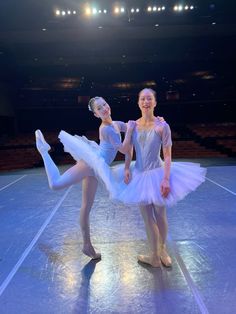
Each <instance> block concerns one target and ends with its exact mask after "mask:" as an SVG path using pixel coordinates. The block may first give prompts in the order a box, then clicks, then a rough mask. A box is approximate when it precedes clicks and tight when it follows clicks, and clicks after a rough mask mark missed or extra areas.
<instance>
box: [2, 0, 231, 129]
mask: <svg viewBox="0 0 236 314" xmlns="http://www.w3.org/2000/svg"><path fill="white" fill-rule="evenodd" d="M84 3H85V2H82V1H56V2H55V0H54V1H52V0H50V1H49V0H47V1H46V0H43V1H37V2H36V1H32V0H31V1H29V0H28V1H27V0H21V1H13V0H8V1H1V2H0V125H1V126H0V131H1V133H3V134H5V133H6V134H12V133H21V132H32V131H33V130H35V129H36V128H41V129H43V130H45V129H46V130H58V129H66V130H68V131H77V132H79V133H80V132H81V133H83V132H84V131H85V130H92V129H95V128H96V127H97V125H98V123H99V121H98V120H97V119H95V118H94V117H93V115H92V114H91V112H89V111H88V110H87V103H88V100H89V98H90V97H92V96H96V95H98V96H103V97H104V98H105V99H106V100H107V101H108V103H109V104H110V105H111V107H112V113H113V115H112V116H113V119H115V120H124V121H126V120H128V119H135V118H137V117H138V115H139V110H138V107H137V95H138V92H139V91H140V90H141V89H142V88H144V87H152V88H153V89H155V90H156V91H157V96H158V107H157V112H156V114H158V115H161V116H164V117H165V119H166V120H167V121H168V122H169V123H170V124H171V125H181V124H186V123H193V122H198V123H200V122H204V123H205V122H234V121H235V113H234V112H235V106H236V96H235V92H236V82H235V69H236V58H235V56H236V22H235V12H236V8H235V1H219V0H218V1H217V0H216V1H208V0H200V1H185V2H184V4H188V5H194V7H195V8H194V10H192V11H190V10H188V11H185V10H184V11H183V12H174V11H173V6H174V5H175V4H176V3H179V2H176V1H175V2H174V1H164V0H163V1H161V2H155V1H152V2H150V3H148V2H147V1H138V0H137V1H124V2H123V4H124V7H125V9H126V10H127V11H126V12H125V13H124V14H123V15H120V16H115V15H113V14H112V10H113V5H114V4H115V2H113V1H101V0H100V1H97V2H96V4H97V5H96V7H97V8H101V9H107V10H108V12H107V14H103V13H102V14H97V15H96V16H91V17H85V16H84V14H83V12H84ZM182 3H183V2H182ZM149 4H150V5H152V6H153V5H155V4H157V6H158V5H159V4H160V5H161V6H162V5H164V6H165V7H166V9H165V11H162V12H156V13H154V12H152V13H147V11H146V9H147V7H148V5H149ZM132 7H133V8H140V12H139V13H135V14H131V13H130V9H131V8H132ZM57 8H58V9H61V10H62V9H65V10H66V11H67V10H69V9H71V10H76V11H77V14H75V15H73V14H71V15H70V16H69V15H67V14H66V16H64V17H62V16H60V17H58V16H55V13H54V12H55V10H56V9H57Z"/></svg>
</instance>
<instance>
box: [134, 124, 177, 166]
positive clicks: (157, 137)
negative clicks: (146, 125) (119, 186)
mask: <svg viewBox="0 0 236 314" xmlns="http://www.w3.org/2000/svg"><path fill="white" fill-rule="evenodd" d="M162 124H163V125H162V127H163V129H162V133H161V134H160V133H159V132H158V130H157V128H156V127H153V128H151V129H148V130H138V128H137V127H135V129H134V132H133V135H132V143H133V145H134V148H135V152H136V163H135V167H136V168H137V169H138V170H139V171H145V170H151V169H154V168H158V167H160V166H161V165H162V162H163V161H162V159H161V157H160V150H161V146H163V147H167V146H171V145H172V141H171V132H170V128H169V125H168V124H167V123H166V122H163V123H162Z"/></svg>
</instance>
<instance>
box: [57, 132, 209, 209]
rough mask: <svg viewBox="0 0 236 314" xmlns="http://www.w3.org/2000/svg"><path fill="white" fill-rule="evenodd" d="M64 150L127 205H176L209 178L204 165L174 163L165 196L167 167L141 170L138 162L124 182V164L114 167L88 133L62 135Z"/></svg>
mask: <svg viewBox="0 0 236 314" xmlns="http://www.w3.org/2000/svg"><path fill="white" fill-rule="evenodd" d="M59 138H60V141H61V142H62V143H63V145H64V150H65V151H66V152H68V153H70V154H71V155H72V157H73V158H74V159H75V160H76V161H79V160H81V159H82V160H84V161H85V162H86V163H87V164H88V166H89V167H90V168H92V169H93V171H94V175H95V176H96V177H97V178H98V180H99V181H101V182H103V183H104V184H105V187H106V189H107V191H108V192H109V196H110V199H112V200H113V201H115V202H117V201H119V202H122V203H124V204H127V205H148V204H155V205H157V206H173V205H174V204H176V203H177V202H178V201H180V200H182V199H183V198H184V197H185V196H186V195H188V194H189V193H190V192H192V191H194V190H195V189H196V188H197V187H198V186H199V185H200V184H201V183H203V182H204V181H205V175H206V169H205V168H202V167H201V166H200V164H197V163H189V162H172V163H171V171H170V193H169V195H168V197H166V198H164V197H162V196H161V191H160V187H161V181H162V179H163V176H164V166H163V165H162V166H161V167H158V168H154V169H152V170H145V171H139V170H138V169H137V168H136V167H135V162H132V163H131V172H132V179H131V181H130V183H129V184H125V183H124V163H122V164H120V165H117V166H114V167H110V166H109V165H108V164H107V163H106V162H105V160H104V159H103V157H101V156H100V147H99V145H98V144H97V143H96V142H94V141H89V140H88V139H87V138H86V137H84V136H82V137H81V136H77V135H75V136H72V135H70V134H69V133H67V132H65V131H61V132H60V134H59Z"/></svg>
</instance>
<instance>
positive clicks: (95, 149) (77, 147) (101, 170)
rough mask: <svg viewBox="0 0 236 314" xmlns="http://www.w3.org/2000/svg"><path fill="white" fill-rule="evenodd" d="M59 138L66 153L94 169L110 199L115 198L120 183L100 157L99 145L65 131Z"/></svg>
mask: <svg viewBox="0 0 236 314" xmlns="http://www.w3.org/2000/svg"><path fill="white" fill-rule="evenodd" d="M58 137H59V139H60V141H61V142H62V144H63V145H64V150H65V152H68V153H70V154H71V156H72V157H73V158H74V159H75V160H76V161H79V160H81V159H82V160H83V161H85V162H86V164H87V165H88V166H89V167H90V168H91V169H93V171H94V176H95V177H96V178H97V179H98V180H99V181H100V182H101V183H103V184H104V185H105V187H106V189H107V190H108V192H109V194H110V197H111V198H112V197H114V196H115V195H116V194H117V190H118V189H119V187H118V182H116V181H115V180H114V177H113V176H112V172H111V168H110V167H109V165H108V164H107V163H106V162H105V160H104V158H103V157H101V156H100V147H99V145H98V144H97V143H96V142H94V141H90V140H88V139H87V138H86V137H85V136H78V135H74V136H73V135H71V134H69V133H67V132H65V131H61V132H60V134H59V136H58Z"/></svg>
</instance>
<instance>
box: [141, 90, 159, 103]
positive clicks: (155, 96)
mask: <svg viewBox="0 0 236 314" xmlns="http://www.w3.org/2000/svg"><path fill="white" fill-rule="evenodd" d="M144 91H149V92H151V93H152V94H153V96H154V98H155V100H157V93H156V92H155V91H154V90H153V89H152V88H144V89H142V90H141V91H140V92H139V93H138V98H139V97H140V94H141V93H142V92H144Z"/></svg>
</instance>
